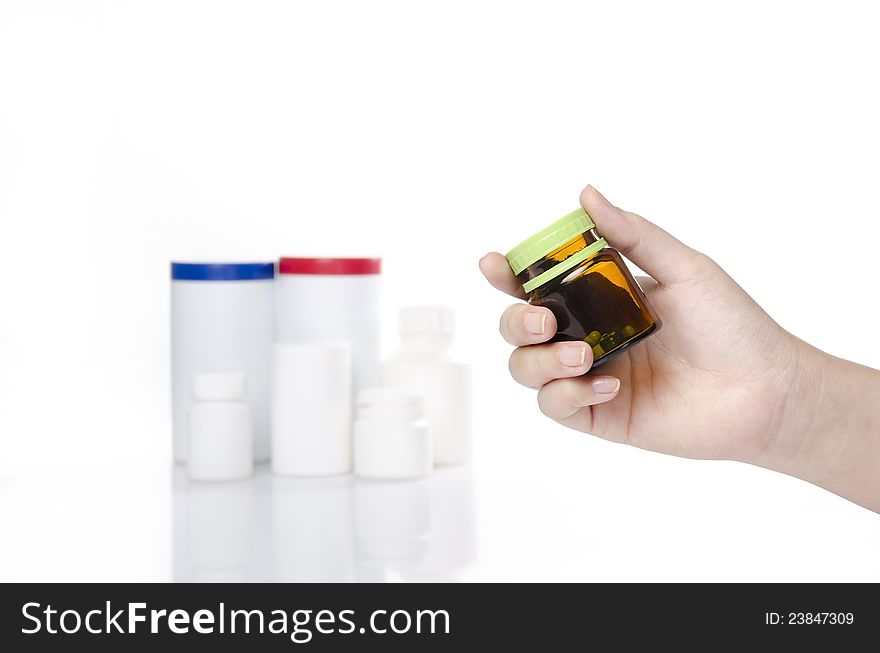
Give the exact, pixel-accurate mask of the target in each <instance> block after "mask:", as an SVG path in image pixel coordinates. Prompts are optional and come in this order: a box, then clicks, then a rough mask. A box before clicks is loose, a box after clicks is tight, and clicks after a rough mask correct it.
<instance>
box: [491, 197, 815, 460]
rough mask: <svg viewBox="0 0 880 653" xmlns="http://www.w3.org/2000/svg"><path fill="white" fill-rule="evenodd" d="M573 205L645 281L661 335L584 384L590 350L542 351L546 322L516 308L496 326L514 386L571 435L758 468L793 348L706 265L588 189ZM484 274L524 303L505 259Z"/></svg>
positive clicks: (783, 404) (549, 322) (782, 404)
mask: <svg viewBox="0 0 880 653" xmlns="http://www.w3.org/2000/svg"><path fill="white" fill-rule="evenodd" d="M580 199H581V204H582V206H583V207H584V209H586V211H587V213H589V214H590V216H591V217H592V218H593V220H594V221H595V223H596V229H597V231H598V232H599V233H600V234H602V235H603V236H605V238H606V239H607V240H608V242H609V244H610V245H611V246H612V247H615V248H616V249H618V250H619V251H620V252H621V253H622V254H624V255H625V256H627V257H628V258H630V259H631V260H632V261H633V262H634V263H636V264H637V265H638V266H639V267H641V268H642V269H643V270H645V271H646V272H647V273H649V274H650V275H651V277H652V278H640V279H639V283H640V285H641V286H642V289H643V290H644V291H645V294H646V295H647V296H648V300H649V301H650V302H651V304H652V305H653V306H654V308H655V309H656V311H657V313H658V314H659V316H660V319H661V320H662V322H663V328H662V329H661V330H660V331H659V332H658V333H657V334H656V335H653V336H651V337H650V338H647V339H646V340H644V341H643V342H641V343H639V344H637V345H635V346H633V347H631V348H630V349H628V350H627V351H625V352H623V353H622V354H620V355H619V356H618V357H616V358H615V359H613V360H612V361H610V362H608V363H607V364H606V365H604V366H603V367H602V368H601V372H597V373H593V374H587V375H586V376H584V374H585V373H587V372H588V371H589V369H590V365H591V363H592V350H591V349H590V347H589V346H587V345H586V344H584V343H580V342H578V343H571V342H560V343H551V344H541V343H545V342H546V341H547V340H549V339H550V338H552V337H553V335H554V334H555V332H556V320H555V318H554V316H553V313H551V312H550V311H549V310H548V309H546V308H542V307H538V306H530V305H528V304H521V303H520V304H514V305H513V306H511V307H509V308H508V309H507V310H506V311H505V312H504V314H503V315H502V317H501V334H502V335H503V336H504V338H505V339H506V340H507V341H508V342H509V343H511V344H512V345H514V346H516V349H515V350H514V351H513V354H511V357H510V373H511V375H512V376H513V378H514V379H515V380H516V381H518V382H519V383H521V384H523V385H525V386H528V387H531V388H536V389H537V390H538V404H539V406H540V408H541V410H542V411H543V412H544V414H546V415H547V416H548V417H550V418H552V419H554V420H556V421H557V422H559V423H560V424H563V425H565V426H568V427H570V428H573V429H576V430H578V431H583V432H585V433H590V434H593V435H597V436H599V437H602V438H605V439H608V440H613V441H615V442H622V443H626V444H632V445H635V446H637V447H641V448H644V449H651V450H654V451H660V452H663V453H668V454H674V455H677V456H686V457H692V458H727V459H735V460H744V461H749V462H758V461H760V460H761V459H762V457H764V456H766V454H767V452H768V451H769V450H771V449H773V448H774V447H775V446H776V440H777V438H778V437H779V436H780V433H781V430H782V427H783V424H784V423H785V422H786V419H787V416H786V408H787V406H788V404H789V403H790V401H791V392H792V388H793V387H795V384H794V383H793V380H794V378H795V377H796V376H798V375H799V369H800V365H799V361H800V351H801V347H800V346H799V342H800V341H798V340H797V339H796V338H794V336H792V335H791V334H789V333H788V332H786V331H785V330H784V329H782V328H781V327H780V326H779V325H778V324H776V323H775V322H774V321H773V320H772V319H771V318H770V317H769V316H768V315H767V314H766V313H765V312H764V311H763V310H762V309H761V307H760V306H758V304H757V303H755V301H754V300H752V298H751V297H749V296H748V295H747V294H746V292H745V291H744V290H743V289H742V288H740V287H739V286H738V285H737V284H736V282H734V281H733V279H731V278H730V277H729V276H728V275H727V274H726V273H725V272H724V270H722V269H721V268H720V267H719V266H718V265H717V264H716V263H715V262H714V261H712V260H711V259H709V258H708V257H707V256H705V255H703V254H700V253H699V252H696V251H694V250H693V249H691V248H689V247H687V246H686V245H684V244H682V243H681V242H679V241H678V240H676V239H675V238H673V237H672V236H670V235H669V234H668V233H666V232H665V231H663V230H662V229H660V228H659V227H657V226H655V225H654V224H652V223H650V222H648V221H647V220H645V219H644V218H642V217H640V216H638V215H636V214H634V213H629V212H627V211H622V210H621V209H618V208H616V207H614V206H612V205H611V204H610V203H609V202H608V201H607V200H606V199H605V198H604V197H603V196H602V195H601V194H600V193H599V192H598V191H597V190H595V189H594V188H592V187H591V186H588V187H587V188H586V189H585V190H584V191H583V192H582V193H581V198H580ZM480 269H481V270H482V272H483V274H484V275H485V277H486V278H487V279H488V280H489V282H490V283H491V284H492V285H493V286H495V287H496V288H498V289H500V290H503V291H504V292H507V293H509V294H511V295H513V296H514V297H517V298H520V299H523V298H525V295H524V294H523V292H522V288H521V287H520V286H519V285H518V284H517V283H516V281H515V279H514V276H513V273H512V272H511V270H510V267H509V266H508V264H507V261H506V259H505V258H504V257H503V256H502V255H501V254H497V253H491V254H487V255H486V256H485V257H483V259H482V260H481V261H480Z"/></svg>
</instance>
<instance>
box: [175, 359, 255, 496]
mask: <svg viewBox="0 0 880 653" xmlns="http://www.w3.org/2000/svg"><path fill="white" fill-rule="evenodd" d="M245 394H246V393H245V377H244V373H242V372H213V373H203V374H196V375H195V378H194V379H193V385H192V399H193V401H192V404H191V405H190V408H189V415H188V417H189V420H188V421H189V423H188V437H187V450H186V469H187V472H188V473H189V477H190V478H191V479H193V480H194V481H235V480H239V479H243V478H248V477H249V476H250V475H251V474H253V472H254V428H253V419H252V417H251V411H250V409H249V408H248V405H247V403H245Z"/></svg>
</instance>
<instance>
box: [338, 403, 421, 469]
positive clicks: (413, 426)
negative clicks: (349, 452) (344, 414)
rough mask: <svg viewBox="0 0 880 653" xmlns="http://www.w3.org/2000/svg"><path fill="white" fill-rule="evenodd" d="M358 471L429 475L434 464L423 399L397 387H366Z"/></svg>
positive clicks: (358, 426)
mask: <svg viewBox="0 0 880 653" xmlns="http://www.w3.org/2000/svg"><path fill="white" fill-rule="evenodd" d="M357 411H358V416H357V421H356V422H355V425H354V471H355V474H357V475H358V476H363V477H365V478H376V479H382V478H387V479H393V478H418V477H421V476H427V475H428V474H429V473H430V472H431V468H432V467H433V464H434V459H433V450H432V444H431V432H430V430H429V428H428V423H427V421H426V420H425V409H424V402H423V400H422V398H421V397H420V396H419V395H417V394H413V393H410V392H406V391H404V390H398V389H395V388H376V389H371V390H365V391H364V392H362V393H361V394H360V396H359V397H358V401H357Z"/></svg>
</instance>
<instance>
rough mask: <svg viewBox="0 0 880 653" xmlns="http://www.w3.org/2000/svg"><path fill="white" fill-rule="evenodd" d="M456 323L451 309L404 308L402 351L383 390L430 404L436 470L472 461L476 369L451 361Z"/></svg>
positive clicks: (386, 373)
mask: <svg viewBox="0 0 880 653" xmlns="http://www.w3.org/2000/svg"><path fill="white" fill-rule="evenodd" d="M453 319H454V314H453V311H452V309H451V308H450V307H448V306H408V307H405V308H403V309H401V311H400V337H401V347H400V349H399V350H398V351H397V352H396V353H395V354H394V355H393V356H392V357H391V358H390V359H389V360H388V361H386V363H385V365H384V366H383V368H382V381H383V385H385V386H386V387H392V388H401V389H405V390H407V391H410V392H416V393H418V394H420V395H421V396H422V398H423V399H424V402H425V414H426V416H427V418H428V423H429V425H430V427H431V434H432V437H433V441H434V464H435V465H458V464H462V463H466V462H468V460H470V456H471V376H470V367H469V366H467V365H463V364H460V363H456V362H454V361H452V360H451V359H450V357H449V348H450V346H451V344H452V335H453Z"/></svg>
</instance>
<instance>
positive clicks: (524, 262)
mask: <svg viewBox="0 0 880 653" xmlns="http://www.w3.org/2000/svg"><path fill="white" fill-rule="evenodd" d="M595 226H596V225H595V223H594V222H593V219H592V218H591V217H590V216H589V215H588V214H587V212H586V211H584V210H583V209H577V210H576V211H572V212H571V213H569V214H568V215H566V216H564V217H562V218H559V220H557V221H556V222H554V223H553V224H551V225H550V226H549V227H547V228H546V229H542V230H541V231H539V232H538V233H536V234H535V235H534V236H532V237H531V238H527V239H526V240H524V241H522V242H521V243H520V244H519V245H517V246H516V247H514V248H513V249H512V250H510V251H509V252H508V253H507V262H508V263H509V264H510V268H511V269H512V270H513V274H514V275H517V274H519V273H520V272H522V271H523V270H525V269H526V268H527V267H529V266H530V265H532V264H533V263H536V262H538V261H540V260H541V259H542V258H544V257H545V256H547V254H549V253H550V252H552V251H553V250H555V249H559V248H560V247H562V246H563V245H565V243H567V242H568V241H570V240H571V239H572V238H575V237H577V236H580V235H581V234H582V233H584V232H585V231H589V230H590V229H592V228H593V227H595Z"/></svg>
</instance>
